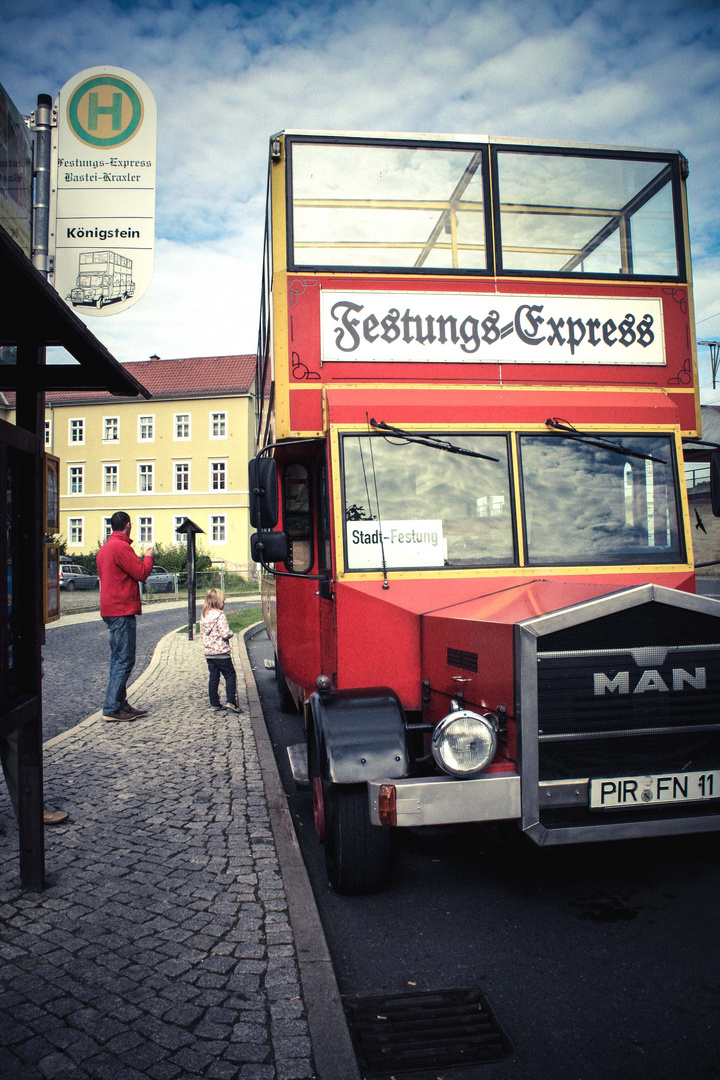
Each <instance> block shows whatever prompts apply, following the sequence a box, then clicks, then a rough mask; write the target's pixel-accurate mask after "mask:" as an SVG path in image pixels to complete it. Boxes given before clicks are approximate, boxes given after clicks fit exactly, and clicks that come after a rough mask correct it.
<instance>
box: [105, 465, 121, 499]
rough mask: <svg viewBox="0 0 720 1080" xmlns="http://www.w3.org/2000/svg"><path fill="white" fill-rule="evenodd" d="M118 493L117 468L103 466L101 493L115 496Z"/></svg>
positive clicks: (114, 466) (115, 466)
mask: <svg viewBox="0 0 720 1080" xmlns="http://www.w3.org/2000/svg"><path fill="white" fill-rule="evenodd" d="M117 491H118V466H117V465H104V466H103V492H104V493H105V494H106V495H117Z"/></svg>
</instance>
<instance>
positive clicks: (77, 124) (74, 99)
mask: <svg viewBox="0 0 720 1080" xmlns="http://www.w3.org/2000/svg"><path fill="white" fill-rule="evenodd" d="M56 108H57V129H56V131H57V136H56V146H55V147H54V154H53V184H52V187H53V191H54V200H53V206H54V213H53V214H52V216H51V225H50V232H51V250H52V246H53V241H54V249H55V265H54V270H53V273H52V275H51V277H50V280H51V282H52V284H53V285H54V286H55V289H56V290H57V292H58V293H59V294H60V296H62V298H63V299H64V300H65V301H66V302H67V303H68V304H71V305H72V306H73V307H74V308H76V309H77V311H78V313H85V314H88V315H114V314H115V313H117V312H119V311H125V310H126V309H127V308H128V307H131V305H132V304H134V303H135V302H136V301H137V300H139V299H140V297H141V296H142V295H143V293H144V292H145V290H146V289H147V287H148V285H149V284H150V281H151V279H152V273H153V250H154V243H155V145H156V128H157V124H156V110H155V99H154V98H153V96H152V94H151V93H150V90H149V89H148V87H147V86H146V85H145V83H144V82H143V81H142V79H139V78H138V77H137V75H133V74H132V73H131V72H129V71H124V70H123V69H122V68H115V67H97V68H88V69H87V70H86V71H81V72H80V73H79V74H78V75H75V76H74V77H73V78H72V79H70V80H69V81H68V82H67V83H65V86H64V87H63V88H62V90H61V91H60V94H59V95H58V99H57V102H56Z"/></svg>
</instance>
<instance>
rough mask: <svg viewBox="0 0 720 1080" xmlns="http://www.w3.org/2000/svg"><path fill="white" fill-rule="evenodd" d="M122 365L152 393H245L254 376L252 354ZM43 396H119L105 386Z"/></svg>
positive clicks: (56, 399)
mask: <svg viewBox="0 0 720 1080" xmlns="http://www.w3.org/2000/svg"><path fill="white" fill-rule="evenodd" d="M122 367H124V368H125V370H126V371H127V372H128V373H129V374H130V375H133V376H134V377H135V378H136V379H137V380H138V382H141V383H142V384H143V386H145V387H147V389H148V390H149V391H150V393H151V394H152V395H153V397H165V398H185V397H204V396H205V395H206V394H247V393H248V392H249V390H250V388H251V386H252V383H253V379H254V378H255V355H254V354H251V355H244V356H189V357H185V358H184V359H181V360H145V361H135V362H133V363H129V364H123V365H122ZM45 400H46V401H47V402H48V404H50V403H52V404H53V405H61V404H63V403H65V402H72V401H77V402H80V401H83V402H93V401H118V400H119V399H118V398H117V397H115V396H113V395H112V394H109V393H108V392H107V391H106V390H49V391H48V392H47V394H46V395H45ZM131 400H134V401H135V400H138V401H139V400H140V399H139V398H133V399H131Z"/></svg>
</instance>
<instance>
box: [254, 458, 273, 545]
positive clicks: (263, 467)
mask: <svg viewBox="0 0 720 1080" xmlns="http://www.w3.org/2000/svg"><path fill="white" fill-rule="evenodd" d="M248 492H249V495H250V524H251V525H252V527H253V528H254V529H274V528H275V526H276V525H277V523H278V479H277V464H276V462H275V459H274V458H269V457H256V458H251V459H250V461H249V462H248ZM256 561H257V560H256Z"/></svg>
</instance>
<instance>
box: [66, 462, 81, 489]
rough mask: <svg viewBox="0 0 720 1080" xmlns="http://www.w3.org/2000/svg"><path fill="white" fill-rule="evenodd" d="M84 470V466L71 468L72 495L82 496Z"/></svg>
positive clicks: (70, 487) (69, 487)
mask: <svg viewBox="0 0 720 1080" xmlns="http://www.w3.org/2000/svg"><path fill="white" fill-rule="evenodd" d="M83 469H84V466H83V465H71V466H70V483H69V484H68V490H69V492H70V494H71V495H82V491H83Z"/></svg>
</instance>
